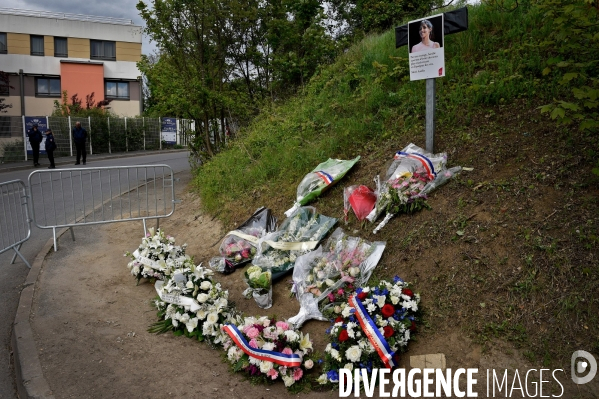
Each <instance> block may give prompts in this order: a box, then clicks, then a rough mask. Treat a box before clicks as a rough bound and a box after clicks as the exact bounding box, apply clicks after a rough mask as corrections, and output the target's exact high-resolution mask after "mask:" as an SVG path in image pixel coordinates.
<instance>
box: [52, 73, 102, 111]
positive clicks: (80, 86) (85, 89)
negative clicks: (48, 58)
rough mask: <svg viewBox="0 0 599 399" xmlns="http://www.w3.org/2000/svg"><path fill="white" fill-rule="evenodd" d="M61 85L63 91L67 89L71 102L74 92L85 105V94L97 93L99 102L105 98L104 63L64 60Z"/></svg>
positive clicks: (96, 97)
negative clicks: (81, 62)
mask: <svg viewBox="0 0 599 399" xmlns="http://www.w3.org/2000/svg"><path fill="white" fill-rule="evenodd" d="M60 86H61V90H62V91H65V90H66V91H67V95H68V97H69V102H70V99H71V97H72V96H73V94H77V96H78V97H79V99H81V100H83V102H82V104H81V105H82V106H83V107H85V96H87V95H88V94H91V93H95V94H94V100H95V101H96V103H98V102H99V101H102V100H103V99H104V65H100V64H79V63H67V62H63V63H61V64H60Z"/></svg>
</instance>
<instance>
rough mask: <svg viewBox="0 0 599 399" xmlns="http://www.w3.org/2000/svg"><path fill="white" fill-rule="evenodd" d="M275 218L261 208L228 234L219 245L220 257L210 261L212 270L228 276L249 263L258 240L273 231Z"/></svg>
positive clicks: (275, 222)
mask: <svg viewBox="0 0 599 399" xmlns="http://www.w3.org/2000/svg"><path fill="white" fill-rule="evenodd" d="M276 227H277V218H276V217H274V216H273V215H272V213H271V211H270V209H268V208H265V207H261V208H259V209H257V210H256V212H254V214H253V215H252V216H250V218H249V219H248V220H246V221H245V222H244V223H242V224H241V225H240V226H239V227H238V228H237V229H236V230H233V231H231V232H229V233H228V234H227V235H226V236H225V238H224V239H223V241H222V243H221V245H220V249H219V252H220V256H216V257H214V258H212V259H210V262H209V265H210V267H211V268H213V269H214V270H216V271H218V272H221V273H224V274H229V273H233V272H234V271H235V269H237V268H240V267H243V266H245V265H246V264H247V263H249V262H251V260H252V259H253V258H254V255H256V245H257V244H258V240H259V239H260V238H262V237H263V236H264V235H265V234H267V233H270V232H272V231H275V230H276Z"/></svg>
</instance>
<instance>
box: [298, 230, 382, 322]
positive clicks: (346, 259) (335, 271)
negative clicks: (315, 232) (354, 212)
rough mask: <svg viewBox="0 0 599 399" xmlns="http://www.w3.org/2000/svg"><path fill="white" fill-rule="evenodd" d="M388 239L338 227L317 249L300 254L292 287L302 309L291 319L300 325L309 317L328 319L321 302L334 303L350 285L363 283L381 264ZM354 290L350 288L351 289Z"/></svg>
mask: <svg viewBox="0 0 599 399" xmlns="http://www.w3.org/2000/svg"><path fill="white" fill-rule="evenodd" d="M384 250H385V243H384V242H381V241H376V242H372V243H371V242H369V241H366V240H364V239H362V238H359V237H351V236H348V235H347V234H345V233H344V232H343V230H342V229H341V228H338V229H337V230H335V231H334V232H333V234H332V235H331V237H329V239H328V240H327V241H326V243H325V244H324V245H322V246H320V247H318V249H317V250H315V251H313V252H309V253H307V254H305V255H302V256H300V257H299V258H298V259H297V261H296V263H295V268H294V270H293V289H292V291H293V292H294V293H295V295H296V297H297V299H298V301H299V302H300V311H299V313H298V314H297V315H296V316H294V317H292V318H290V319H289V322H291V323H293V324H294V325H295V326H296V327H300V326H301V325H302V324H303V323H304V322H305V321H306V320H309V319H319V320H326V318H325V317H324V316H323V315H322V312H321V310H320V309H319V303H331V302H334V301H335V298H336V296H338V295H339V294H343V293H344V292H345V291H347V290H348V287H345V288H346V289H345V290H344V289H343V288H344V286H345V285H346V284H349V287H351V288H353V287H355V286H363V285H365V284H366V283H367V282H368V279H369V278H370V276H371V275H372V272H373V270H374V268H375V267H376V265H377V264H378V262H379V260H380V259H381V256H382V255H383V251H384ZM350 291H351V290H350Z"/></svg>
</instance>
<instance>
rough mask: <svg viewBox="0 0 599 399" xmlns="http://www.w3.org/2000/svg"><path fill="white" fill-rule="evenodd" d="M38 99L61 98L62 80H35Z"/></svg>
mask: <svg viewBox="0 0 599 399" xmlns="http://www.w3.org/2000/svg"><path fill="white" fill-rule="evenodd" d="M35 96H36V97H60V78H35Z"/></svg>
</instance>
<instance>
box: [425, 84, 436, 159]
mask: <svg viewBox="0 0 599 399" xmlns="http://www.w3.org/2000/svg"><path fill="white" fill-rule="evenodd" d="M435 86H436V85H435V79H426V150H427V151H428V152H431V153H434V152H435V151H434V147H435V144H434V142H435V108H436V101H435V95H436V93H435Z"/></svg>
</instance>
